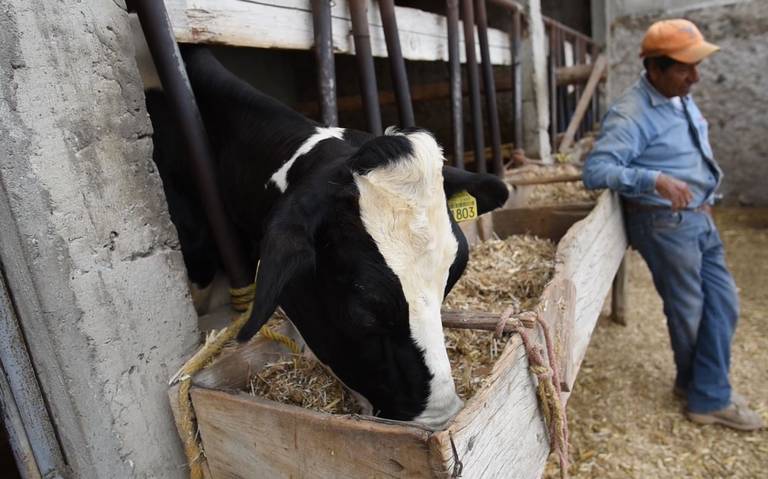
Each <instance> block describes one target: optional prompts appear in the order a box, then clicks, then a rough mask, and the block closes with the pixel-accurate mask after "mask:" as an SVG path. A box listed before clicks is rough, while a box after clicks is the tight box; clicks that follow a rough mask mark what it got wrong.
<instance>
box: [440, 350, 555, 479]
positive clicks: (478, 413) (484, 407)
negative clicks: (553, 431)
mask: <svg viewBox="0 0 768 479" xmlns="http://www.w3.org/2000/svg"><path fill="white" fill-rule="evenodd" d="M451 439H453V443H454V445H455V447H456V449H457V452H458V459H459V460H460V461H461V463H462V464H463V473H462V477H471V478H475V477H477V478H483V479H494V478H499V479H508V478H510V477H514V478H516V479H528V478H531V479H533V478H539V477H540V476H541V472H542V471H543V469H544V464H545V463H546V460H547V457H548V456H549V442H548V436H547V433H546V430H545V425H544V420H543V419H542V418H541V414H540V412H539V408H538V400H537V396H536V388H535V386H534V381H533V379H532V377H531V374H530V372H529V370H528V361H527V359H526V356H525V349H524V348H523V346H522V342H521V340H520V337H519V336H515V337H513V338H512V339H511V340H510V341H509V342H508V343H507V346H506V347H505V348H504V351H503V352H502V355H501V357H500V358H499V360H498V361H497V362H496V364H495V365H494V367H493V370H492V372H491V374H490V376H489V378H488V383H487V385H486V386H485V387H484V388H482V389H481V390H480V391H478V392H477V393H476V394H475V396H474V397H473V398H471V399H470V400H469V401H467V404H466V406H465V407H464V409H462V410H461V411H460V412H459V414H458V415H457V416H456V418H455V419H454V421H453V422H452V423H451V424H450V425H449V426H448V428H447V429H446V430H445V431H440V432H437V433H435V434H434V435H433V436H432V437H431V438H430V449H431V450H432V451H433V454H435V455H436V456H439V457H441V462H442V463H444V464H445V465H446V470H447V471H452V470H453V467H454V464H455V460H454V456H453V448H452V446H451Z"/></svg>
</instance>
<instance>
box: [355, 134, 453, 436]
mask: <svg viewBox="0 0 768 479" xmlns="http://www.w3.org/2000/svg"><path fill="white" fill-rule="evenodd" d="M405 136H406V137H407V138H408V139H409V140H410V142H411V144H412V147H413V154H412V155H411V156H408V157H406V158H400V159H398V160H396V161H393V162H392V163H390V164H388V165H386V166H382V167H379V168H376V169H374V170H372V171H370V172H368V173H367V174H364V175H355V183H356V185H357V187H358V189H359V191H360V214H361V217H362V221H363V225H364V226H365V229H366V230H367V232H368V233H369V234H370V235H371V237H372V238H373V240H374V241H375V242H376V245H377V247H378V249H379V252H380V253H381V255H382V256H383V257H384V260H385V261H386V263H387V266H389V267H390V269H392V271H393V272H394V273H395V274H396V275H397V277H398V279H399V280H400V283H401V284H402V287H403V293H404V296H405V299H406V300H407V302H408V313H409V321H410V330H411V336H412V338H413V340H414V341H415V343H416V344H417V345H418V347H419V348H421V350H422V351H423V352H424V359H425V361H426V365H427V367H428V368H429V371H430V373H431V374H432V380H431V381H430V395H429V398H428V399H427V405H426V409H425V410H424V412H423V413H422V414H421V415H419V416H418V417H416V418H415V419H414V420H415V421H417V422H420V423H422V424H427V425H430V426H434V427H440V426H442V425H443V424H445V423H446V422H447V421H448V420H449V419H450V418H452V417H453V416H454V415H455V414H456V413H457V412H458V411H459V409H461V407H462V402H461V400H460V399H459V397H458V396H457V395H456V390H455V386H454V384H453V378H452V376H451V365H450V363H449V361H448V354H447V352H446V350H445V340H444V337H443V327H442V321H441V317H440V306H441V304H442V301H443V293H444V291H445V286H446V283H447V281H448V270H449V268H450V266H451V264H452V263H453V261H454V259H455V257H456V252H457V249H458V243H457V241H456V238H455V237H454V236H453V232H452V230H451V223H450V220H449V218H448V211H447V208H446V199H445V191H444V190H443V174H442V167H443V152H442V150H441V148H440V147H439V146H438V145H437V143H436V142H435V140H434V138H433V137H432V136H431V135H430V134H428V133H426V132H416V133H409V134H407V135H405Z"/></svg>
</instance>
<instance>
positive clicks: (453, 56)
mask: <svg viewBox="0 0 768 479" xmlns="http://www.w3.org/2000/svg"><path fill="white" fill-rule="evenodd" d="M445 10H446V11H445V18H446V20H447V23H448V62H449V65H450V71H451V80H450V89H451V129H452V132H453V166H455V167H457V168H461V169H462V170H463V169H464V115H463V109H464V95H463V94H462V91H461V53H460V51H459V0H447V1H446V4H445Z"/></svg>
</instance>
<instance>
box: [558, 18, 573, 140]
mask: <svg viewBox="0 0 768 479" xmlns="http://www.w3.org/2000/svg"><path fill="white" fill-rule="evenodd" d="M564 40H565V35H564V32H563V31H562V30H561V29H560V28H559V27H558V26H555V71H557V69H558V68H559V67H562V66H564V65H565V42H564ZM555 79H557V76H555ZM557 98H558V100H557V119H558V127H557V131H558V132H561V131H565V129H566V128H567V127H568V121H569V120H570V118H569V117H568V86H567V85H563V86H561V87H558V89H557Z"/></svg>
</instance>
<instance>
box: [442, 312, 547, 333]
mask: <svg viewBox="0 0 768 479" xmlns="http://www.w3.org/2000/svg"><path fill="white" fill-rule="evenodd" d="M440 316H441V319H442V322H443V327H444V328H455V329H481V330H485V331H496V328H497V327H498V326H499V321H500V320H501V315H500V314H496V313H486V312H484V311H441V312H440ZM521 324H522V325H525V326H526V327H530V326H532V325H533V319H532V318H529V317H528V316H527V315H526V313H522V314H519V315H513V316H511V317H510V318H509V319H507V322H506V324H505V326H504V328H503V332H510V331H514V330H516V329H517V328H518V327H519V326H520V325H521Z"/></svg>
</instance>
